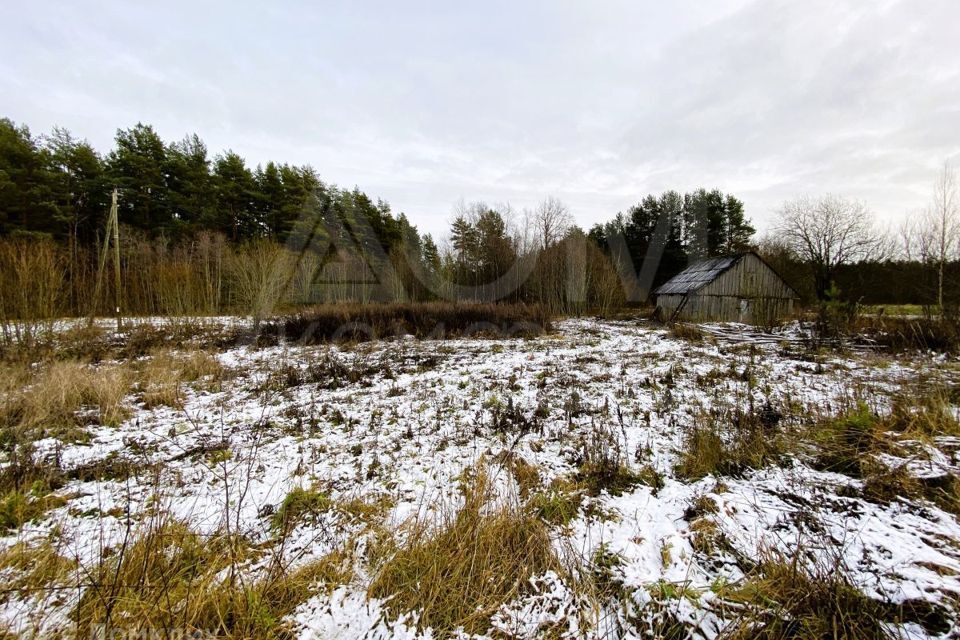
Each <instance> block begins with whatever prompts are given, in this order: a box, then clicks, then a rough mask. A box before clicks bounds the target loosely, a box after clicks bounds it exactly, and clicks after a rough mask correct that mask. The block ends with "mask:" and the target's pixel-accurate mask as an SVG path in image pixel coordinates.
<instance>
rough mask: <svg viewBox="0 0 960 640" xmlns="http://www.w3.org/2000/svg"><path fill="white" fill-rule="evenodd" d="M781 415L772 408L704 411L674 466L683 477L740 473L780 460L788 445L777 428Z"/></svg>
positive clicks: (689, 433) (691, 478) (695, 477)
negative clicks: (745, 410)
mask: <svg viewBox="0 0 960 640" xmlns="http://www.w3.org/2000/svg"><path fill="white" fill-rule="evenodd" d="M772 416H779V414H778V413H777V412H776V411H774V410H773V409H772V408H770V407H764V408H763V409H761V410H759V411H747V412H741V411H738V410H733V411H730V410H725V411H718V412H713V413H701V414H700V415H699V416H698V418H697V424H695V425H694V427H693V428H692V429H691V430H690V431H689V432H688V433H687V437H686V439H685V441H684V445H683V449H682V450H681V451H680V456H679V459H678V461H677V464H676V466H675V468H674V472H675V473H676V474H677V476H678V477H680V478H686V479H690V480H697V479H700V478H703V477H705V476H708V475H738V474H741V473H743V472H744V471H746V470H747V469H760V468H762V467H764V466H766V465H769V464H774V463H776V462H778V461H779V460H780V459H781V458H782V456H783V455H784V453H785V451H786V450H787V445H786V442H785V436H784V434H783V433H782V431H781V430H780V429H778V428H777V422H779V417H776V418H774V417H772Z"/></svg>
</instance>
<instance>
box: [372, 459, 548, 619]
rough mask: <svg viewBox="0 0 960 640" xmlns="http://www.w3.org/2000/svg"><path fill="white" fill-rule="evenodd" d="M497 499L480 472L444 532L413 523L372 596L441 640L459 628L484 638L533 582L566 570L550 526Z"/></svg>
mask: <svg viewBox="0 0 960 640" xmlns="http://www.w3.org/2000/svg"><path fill="white" fill-rule="evenodd" d="M491 498H492V496H491V487H490V483H489V477H488V475H487V473H486V471H484V470H481V471H478V473H477V474H476V476H475V478H474V479H473V481H472V482H471V483H470V484H469V485H467V486H466V487H465V489H464V504H463V506H462V507H461V508H460V509H459V510H458V511H456V512H455V513H447V514H445V515H444V517H443V521H442V522H441V523H440V525H439V527H431V526H428V525H426V524H425V523H423V522H413V523H410V525H409V526H408V529H407V531H406V538H405V540H404V543H403V544H402V545H401V546H400V547H399V548H397V549H395V550H394V551H393V552H392V553H390V554H389V555H388V556H387V560H386V561H385V562H384V563H383V565H382V566H381V567H380V568H379V570H378V571H377V573H376V576H375V578H374V580H373V583H372V584H371V586H370V589H369V594H370V595H371V596H374V597H378V598H389V600H388V601H387V607H388V609H389V610H390V612H391V613H392V614H393V615H401V614H403V613H407V612H411V611H416V612H419V613H420V619H419V622H420V624H421V625H422V626H423V627H431V628H433V631H434V633H435V634H437V635H438V636H440V637H448V636H450V635H452V634H453V632H454V631H455V630H456V629H457V628H459V627H462V628H463V629H464V631H465V632H467V633H483V632H485V631H486V630H487V629H488V628H489V622H490V617H491V615H493V613H494V612H496V611H497V609H498V608H499V607H500V605H502V604H503V603H505V602H508V601H510V600H512V599H513V598H515V597H516V596H517V595H519V594H520V593H521V591H522V590H523V589H524V587H525V585H527V583H528V580H529V579H530V578H531V577H532V576H535V575H540V574H542V573H544V572H546V571H548V570H551V569H552V570H559V568H560V567H559V561H558V559H557V557H556V556H555V555H554V551H553V546H552V544H551V541H550V536H549V534H548V531H547V529H546V525H545V524H544V522H543V521H541V520H540V519H539V518H537V517H534V516H533V515H530V514H528V513H525V512H524V510H523V509H520V508H519V507H517V506H510V505H497V504H493V503H491Z"/></svg>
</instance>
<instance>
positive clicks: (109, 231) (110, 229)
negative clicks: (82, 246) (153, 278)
mask: <svg viewBox="0 0 960 640" xmlns="http://www.w3.org/2000/svg"><path fill="white" fill-rule="evenodd" d="M117 197H118V195H117V189H116V188H114V190H113V196H112V197H111V201H110V215H109V216H107V228H106V234H105V235H104V238H103V250H102V251H101V252H100V266H99V268H98V269H97V285H96V287H95V288H94V290H93V306H92V308H91V309H90V320H89V324H91V325H92V324H93V317H94V316H95V315H96V313H97V303H99V302H100V289H101V285H102V283H103V271H104V268H105V267H106V266H107V254H108V253H109V252H110V244H111V242H112V244H113V276H114V289H115V291H114V294H115V303H116V304H115V306H114V315H115V316H116V318H117V331H120V330H121V329H122V328H123V320H122V318H121V316H120V307H121V301H122V300H123V297H122V295H121V291H120V222H119V219H118V218H119V216H118V208H119V207H118V206H117Z"/></svg>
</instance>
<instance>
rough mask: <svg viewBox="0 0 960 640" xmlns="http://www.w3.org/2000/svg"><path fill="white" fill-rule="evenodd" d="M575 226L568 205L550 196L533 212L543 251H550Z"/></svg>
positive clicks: (535, 228)
mask: <svg viewBox="0 0 960 640" xmlns="http://www.w3.org/2000/svg"><path fill="white" fill-rule="evenodd" d="M572 224H573V216H571V215H570V210H569V209H568V208H567V205H565V204H563V202H561V201H560V200H559V199H557V198H554V197H553V196H548V197H547V198H546V199H545V200H544V201H543V202H541V203H540V204H538V205H537V208H536V209H534V211H533V228H534V230H535V233H536V236H537V242H538V243H539V244H540V248H541V249H549V248H550V247H551V246H553V245H554V244H556V243H557V242H559V241H560V240H561V239H563V237H564V236H565V235H566V234H567V230H568V229H569V228H570V226H571V225H572Z"/></svg>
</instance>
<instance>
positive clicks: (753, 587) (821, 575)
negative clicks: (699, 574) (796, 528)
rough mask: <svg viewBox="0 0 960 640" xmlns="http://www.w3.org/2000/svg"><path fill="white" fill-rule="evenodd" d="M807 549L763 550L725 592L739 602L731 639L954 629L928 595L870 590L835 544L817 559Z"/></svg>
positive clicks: (852, 637) (855, 639) (859, 636)
mask: <svg viewBox="0 0 960 640" xmlns="http://www.w3.org/2000/svg"><path fill="white" fill-rule="evenodd" d="M806 551H807V550H806V549H802V548H798V550H797V551H795V552H794V553H793V555H792V556H791V557H786V556H784V555H783V554H780V553H776V552H771V551H761V553H760V563H759V564H758V565H757V567H756V569H755V570H754V571H753V573H752V575H751V576H749V577H748V579H747V580H746V581H745V582H744V583H743V584H741V585H739V586H737V587H734V588H724V589H723V590H722V591H721V593H720V595H721V597H722V598H723V599H724V600H726V601H728V602H732V603H735V604H736V605H738V609H737V616H736V621H735V622H734V623H733V624H732V625H730V627H729V628H727V629H726V630H725V631H724V633H723V634H721V637H722V638H725V639H727V640H746V639H747V638H751V639H754V638H756V639H759V640H785V639H787V638H791V639H796V640H822V639H824V638H844V639H847V640H877V639H883V638H891V639H892V638H895V637H899V635H895V634H894V632H893V631H892V630H891V628H890V626H888V625H889V623H892V624H903V623H907V622H911V623H915V624H919V625H920V626H922V627H923V628H924V629H925V630H926V631H927V632H928V633H930V634H931V635H933V636H939V635H940V634H943V633H946V632H947V631H949V630H950V622H949V617H948V616H946V615H945V612H944V611H943V610H941V609H940V608H939V607H938V606H937V605H934V604H932V603H929V602H926V601H923V600H906V601H903V602H898V603H893V602H885V601H880V600H873V599H871V598H868V597H867V596H865V595H864V594H863V593H862V592H861V591H860V590H859V589H858V588H857V587H856V585H855V584H854V583H853V582H852V581H851V580H850V578H849V577H848V575H849V572H848V570H847V569H846V567H845V566H844V565H843V563H842V561H841V560H840V559H839V555H838V554H839V550H833V553H828V554H827V555H826V556H822V557H820V559H818V560H817V561H815V562H813V563H812V564H811V563H809V562H808V561H807V558H808V557H809V556H808V554H807V553H806Z"/></svg>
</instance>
